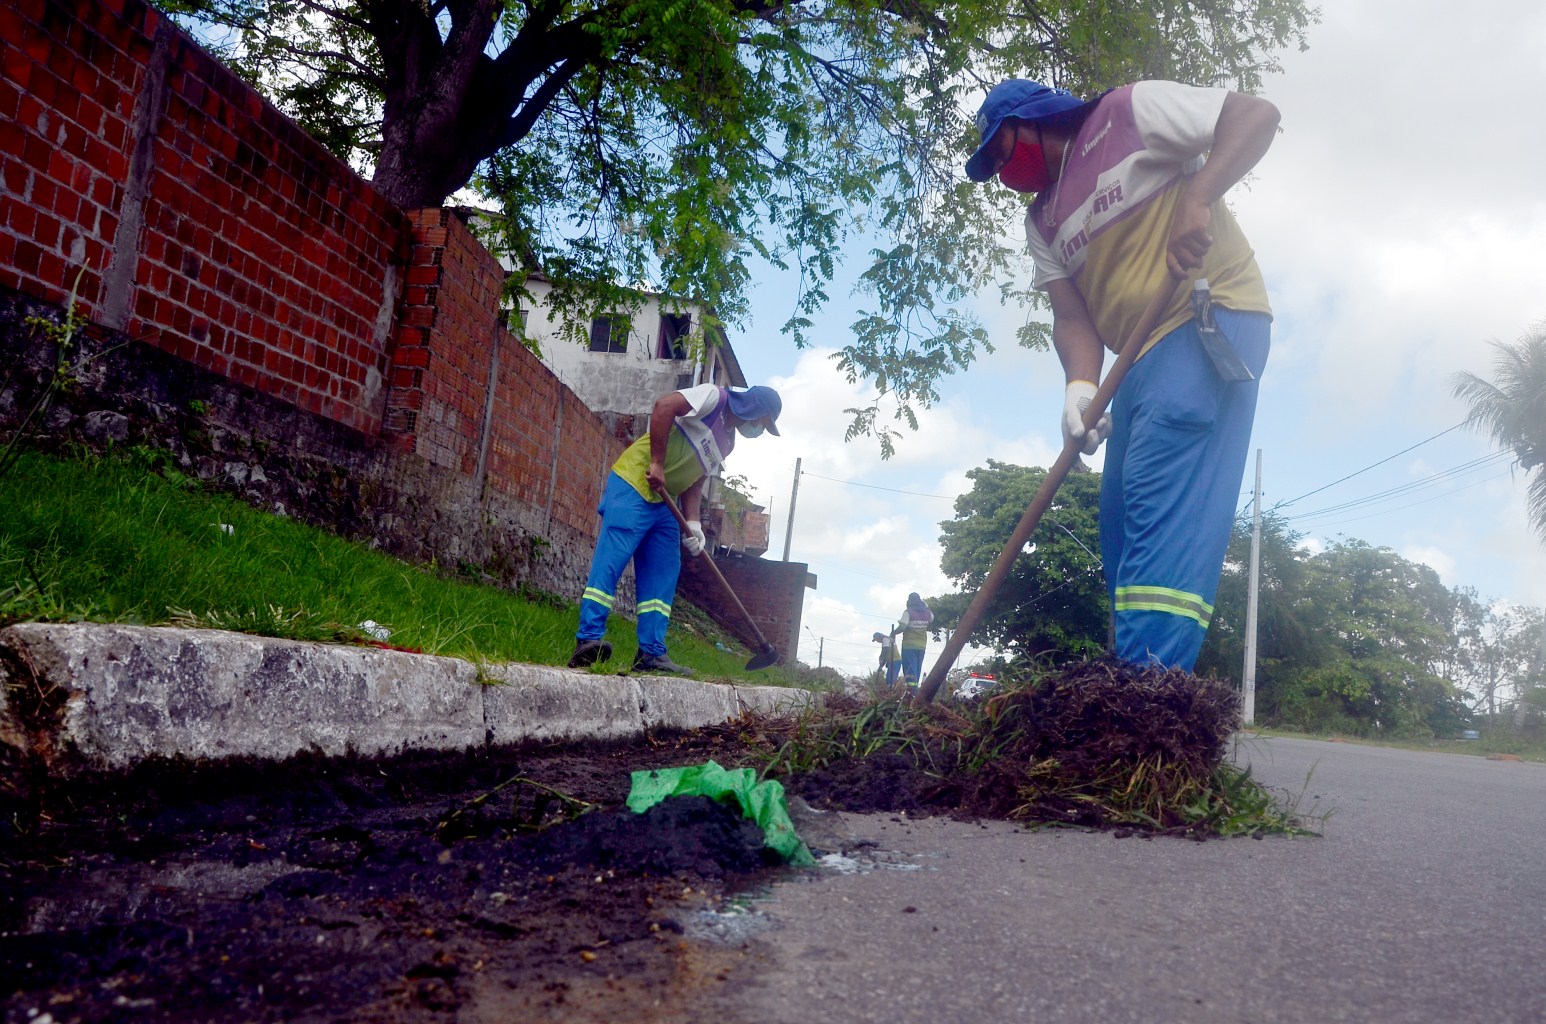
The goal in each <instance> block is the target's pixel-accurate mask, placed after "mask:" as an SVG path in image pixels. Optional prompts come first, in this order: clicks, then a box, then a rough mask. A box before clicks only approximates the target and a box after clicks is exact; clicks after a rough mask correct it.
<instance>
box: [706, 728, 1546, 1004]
mask: <svg viewBox="0 0 1546 1024" xmlns="http://www.w3.org/2000/svg"><path fill="white" fill-rule="evenodd" d="M1239 756H1240V758H1241V759H1242V760H1243V761H1248V762H1249V763H1250V764H1251V765H1252V767H1253V770H1254V772H1255V773H1256V776H1257V777H1258V778H1259V779H1261V780H1262V781H1263V782H1264V783H1266V784H1268V785H1269V786H1272V787H1274V788H1277V789H1280V790H1283V791H1286V792H1289V793H1292V794H1302V795H1301V807H1303V808H1305V809H1310V808H1316V809H1318V810H1319V811H1322V812H1324V811H1327V810H1329V811H1331V812H1333V813H1332V815H1331V817H1330V818H1329V819H1328V820H1327V821H1326V822H1325V823H1324V825H1323V836H1322V837H1319V838H1293V839H1286V838H1269V839H1264V840H1260V841H1257V840H1250V839H1236V840H1228V841H1214V842H1206V843H1198V842H1192V841H1188V840H1180V839H1154V840H1149V839H1143V838H1125V839H1118V838H1115V836H1113V835H1112V834H1110V833H1089V832H1074V831H1066V832H1065V831H1043V832H1027V831H1022V830H1017V829H1016V828H1014V827H1012V826H1009V825H1006V824H1002V823H993V824H988V825H971V824H963V823H960V822H951V821H945V820H940V819H928V820H924V821H918V822H909V821H907V820H906V819H898V818H892V817H889V816H862V815H842V816H838V815H829V816H824V820H823V821H822V822H821V824H820V825H819V826H818V825H812V826H811V828H813V829H817V830H818V831H820V830H825V831H826V832H827V833H828V834H826V835H821V836H815V837H812V838H814V839H815V840H816V841H818V842H823V843H827V844H832V843H835V842H836V841H837V839H838V838H839V837H840V836H843V835H845V834H846V836H847V842H848V843H850V844H852V843H853V842H854V841H855V840H862V839H871V840H874V841H875V843H876V844H877V845H876V846H875V847H874V848H873V849H870V850H868V851H867V853H866V855H865V856H864V857H862V858H861V860H863V861H865V862H866V863H865V866H864V869H863V870H861V871H859V872H856V873H852V874H842V873H839V872H836V871H830V870H829V871H825V872H820V873H815V874H813V875H811V876H809V877H808V878H806V879H805V880H802V881H799V882H790V883H784V884H780V885H778V886H777V887H776V888H775V889H774V890H773V892H772V893H771V894H770V895H769V897H768V898H767V899H765V900H760V901H758V902H757V903H755V904H754V905H753V912H752V913H751V914H750V915H748V916H747V917H746V919H745V920H744V921H743V922H741V923H740V925H739V926H738V927H734V928H729V929H726V930H725V931H726V933H727V934H729V936H730V938H729V939H728V941H726V942H724V943H723V944H722V945H723V948H724V949H725V952H726V954H727V955H729V954H730V950H731V949H732V948H733V949H734V950H735V952H734V954H733V957H734V960H735V969H734V970H733V973H732V974H731V975H730V976H729V977H728V980H727V982H726V984H724V985H722V986H720V987H719V989H718V992H717V994H716V995H715V997H714V998H713V1000H712V1005H703V1006H702V1007H701V1008H702V1010H703V1011H704V1013H705V1015H706V1016H705V1019H712V1020H715V1021H717V1022H718V1024H754V1022H755V1024H765V1022H772V1021H831V1022H835V1024H843V1022H871V1021H873V1022H877V1024H879V1022H884V1024H910V1022H918V1024H924V1022H927V1024H943V1022H949V1024H976V1022H1016V1024H1023V1022H1035V1021H1057V1022H1070V1024H1082V1022H1102V1024H1117V1022H1127V1021H1135V1022H1171V1021H1185V1022H1191V1021H1199V1022H1213V1021H1220V1022H1222V1021H1249V1022H1266V1021H1273V1022H1277V1021H1287V1022H1316V1024H1319V1022H1330V1021H1379V1022H1400V1021H1411V1022H1444V1024H1455V1022H1470V1021H1476V1022H1487V1024H1504V1022H1515V1021H1518V1022H1526V1021H1529V1022H1540V1021H1546V766H1542V765H1537V764H1528V763H1520V762H1506V761H1489V760H1485V759H1483V758H1479V757H1471V756H1464V755H1459V754H1450V753H1426V752H1413V751H1405V750H1391V749H1383V748H1376V747H1362V746H1356V745H1351V744H1341V743H1327V742H1320V741H1310V740H1292V739H1273V740H1262V739H1253V740H1246V741H1244V742H1243V743H1242V745H1241V748H1240V751H1239ZM1307 776H1308V784H1306V778H1307Z"/></svg>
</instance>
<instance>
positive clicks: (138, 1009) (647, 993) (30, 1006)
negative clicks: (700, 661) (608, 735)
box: [0, 728, 787, 1024]
mask: <svg viewBox="0 0 1546 1024" xmlns="http://www.w3.org/2000/svg"><path fill="white" fill-rule="evenodd" d="M735 736H736V731H735V729H733V728H724V729H720V730H710V731H706V732H701V733H694V734H691V735H688V736H682V737H652V738H648V739H645V740H641V741H639V742H635V743H628V744H623V745H616V746H609V747H594V746H591V747H549V748H545V749H534V750H525V751H510V750H506V751H480V752H477V753H470V754H465V755H435V756H429V755H409V756H405V757H400V758H395V759H386V760H367V759H358V760H348V761H338V760H322V759H315V760H312V759H300V760H296V761H293V762H290V763H287V764H285V765H282V766H273V765H243V764H225V765H222V766H220V767H219V768H218V769H212V768H205V769H193V768H191V767H190V766H186V765H167V764H163V765H152V766H147V767H145V768H142V769H139V770H137V771H135V772H133V773H131V774H130V775H128V776H126V777H120V778H114V779H95V780H91V781H90V782H89V783H87V784H84V785H82V784H77V785H75V786H72V787H70V788H69V789H68V790H60V791H55V792H52V793H50V794H48V795H47V796H46V798H45V799H44V801H43V802H42V803H41V804H39V805H35V806H34V807H33V808H31V809H30V811H31V812H32V813H30V814H29V813H25V812H24V811H23V810H21V809H16V808H13V809H12V813H11V815H10V816H9V817H8V819H7V820H6V821H5V822H4V823H3V824H0V1014H3V1019H4V1020H5V1021H6V1022H7V1024H13V1022H14V1024H24V1022H27V1024H50V1022H68V1021H116V1020H126V1021H127V1020H133V1021H146V1022H152V1021H301V1020H329V1021H333V1020H337V1021H423V1020H460V1021H480V1020H490V1021H493V1020H501V1021H513V1020H521V1021H542V1020H564V1021H590V1020H595V1021H608V1020H618V1019H623V1018H624V1017H627V1018H629V1019H632V1020H637V1021H648V1020H653V1019H660V1020H668V1019H679V1018H680V1016H681V1014H680V1010H681V1007H683V1006H684V1005H688V1004H690V1003H692V1001H693V1000H694V996H695V993H697V992H698V991H699V990H700V989H701V988H703V987H704V986H713V985H720V984H723V983H724V982H723V980H721V977H722V976H723V975H724V969H725V965H724V964H720V963H717V962H716V963H713V964H708V963H703V962H700V961H701V958H695V956H694V954H693V948H692V944H691V943H688V942H687V941H685V939H684V935H683V933H684V931H685V930H686V924H687V922H689V921H690V919H691V918H692V916H693V915H694V914H699V913H702V912H704V911H706V910H712V909H713V908H714V907H716V906H718V905H719V904H720V903H721V901H722V900H723V899H724V898H725V896H726V894H727V893H728V892H730V891H732V890H733V889H735V888H736V887H738V886H746V885H753V884H757V881H758V879H759V878H760V877H761V876H763V875H765V874H767V873H768V872H770V871H775V872H776V871H785V870H787V869H783V868H779V867H776V866H775V865H774V864H773V863H772V862H771V861H770V859H769V857H768V855H767V854H766V853H765V852H764V847H763V837H762V832H761V830H760V829H759V828H758V827H757V826H755V825H754V824H752V823H750V822H748V821H747V820H745V819H743V818H741V817H740V816H739V815H737V814H736V813H734V812H732V811H731V810H729V809H727V808H726V807H724V806H723V805H721V804H717V803H714V802H713V801H710V800H707V799H705V798H683V799H675V800H669V801H666V802H664V803H662V804H660V805H659V806H658V807H656V808H654V809H652V810H650V811H649V812H647V813H645V814H634V813H632V812H630V811H628V810H626V809H625V808H624V807H622V802H623V800H624V798H625V797H626V796H627V792H628V788H629V781H630V778H629V777H630V772H632V771H634V770H637V769H641V768H650V767H663V766H668V765H679V764H690V763H701V762H703V761H705V760H707V759H709V758H715V759H717V760H719V762H720V763H721V764H724V765H726V766H727V767H728V766H734V765H736V764H739V763H741V762H742V761H744V760H745V759H746V758H747V757H748V756H749V748H748V747H747V746H746V745H745V744H742V743H738V742H737V741H736V739H735ZM581 801H583V802H584V803H586V804H592V805H597V806H596V807H595V809H594V810H592V811H590V812H589V813H586V814H583V815H581V816H579V817H578V818H577V819H576V820H574V821H572V822H567V823H563V824H560V825H558V826H557V827H551V828H547V829H545V830H542V831H533V829H534V828H535V827H536V826H538V825H539V824H542V823H545V822H552V821H555V820H557V819H559V818H562V817H565V816H566V815H567V813H569V812H571V811H573V810H577V809H579V807H580V806H581V804H580V803H579V802H581ZM29 819H30V820H29Z"/></svg>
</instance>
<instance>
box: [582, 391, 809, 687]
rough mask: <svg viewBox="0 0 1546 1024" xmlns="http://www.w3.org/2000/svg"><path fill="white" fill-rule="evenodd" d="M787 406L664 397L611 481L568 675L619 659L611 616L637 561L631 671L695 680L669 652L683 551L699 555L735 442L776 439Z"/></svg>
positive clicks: (728, 395)
mask: <svg viewBox="0 0 1546 1024" xmlns="http://www.w3.org/2000/svg"><path fill="white" fill-rule="evenodd" d="M782 411H783V401H782V400H781V399H780V398H779V395H778V392H777V391H774V390H773V389H772V388H770V387H762V386H758V387H752V388H746V389H745V390H732V389H730V388H722V387H718V386H716V385H714V384H700V385H698V386H696V387H691V388H684V389H683V390H681V391H672V392H669V393H667V394H665V395H662V396H661V397H660V398H658V399H657V400H656V401H655V407H654V409H653V410H652V411H651V412H650V429H649V433H648V434H646V435H644V436H643V437H641V438H639V439H638V440H637V441H635V442H634V443H633V444H631V445H629V446H628V448H627V450H625V451H624V452H623V454H622V455H621V456H619V457H618V460H617V462H615V463H614V464H613V466H612V472H611V474H610V475H609V476H608V477H607V483H606V488H605V489H604V490H603V491H602V494H601V504H600V505H599V506H598V507H597V509H596V511H597V513H598V514H599V515H600V516H601V536H600V537H599V538H598V539H597V541H596V552H595V554H594V555H592V556H591V565H590V576H589V578H588V579H587V580H586V581H585V594H584V596H583V597H582V598H581V599H580V628H579V630H578V631H577V632H576V634H575V639H576V643H575V647H574V654H573V655H571V656H570V658H569V667H570V668H583V667H585V666H587V665H593V664H595V663H597V662H604V661H608V660H610V659H611V657H612V645H611V644H609V643H608V642H607V641H606V640H605V639H603V637H604V636H605V635H606V629H607V616H608V615H610V614H611V612H612V603H613V601H614V600H615V599H616V595H617V581H618V580H619V579H621V578H622V575H623V570H624V569H626V568H627V567H628V560H629V559H632V560H633V572H634V584H635V591H636V594H637V601H636V608H637V611H638V616H639V619H638V637H639V652H638V654H636V655H635V656H634V660H633V671H635V672H657V673H667V674H670V675H681V676H690V675H692V674H693V670H692V669H690V668H686V667H684V666H682V665H678V664H677V663H676V662H674V661H672V660H671V658H670V657H669V656H667V654H666V626H667V625H668V624H669V622H670V620H671V601H672V599H673V598H674V597H675V596H676V580H677V575H678V574H679V573H680V572H681V569H682V552H681V549H682V548H686V549H687V551H688V553H689V554H692V555H700V554H702V553H703V549H704V545H705V544H706V543H707V540H706V538H705V537H704V534H703V527H702V525H701V523H700V520H699V515H700V502H701V500H702V497H703V481H704V480H705V479H707V478H708V477H710V476H718V475H720V471H721V470H722V469H723V467H724V461H725V457H726V456H728V455H729V454H730V452H731V450H732V449H734V447H735V435H736V434H738V433H739V434H740V435H741V436H742V437H757V436H758V435H759V434H761V433H762V432H763V431H767V432H768V433H770V434H772V435H774V436H775V437H776V436H778V427H777V426H776V422H777V420H778V415H779V413H780V412H782ZM662 490H663V491H665V493H667V494H669V495H671V497H672V498H673V499H674V500H675V501H676V502H677V505H678V507H679V508H680V509H681V511H682V515H683V517H684V518H686V520H687V531H688V532H687V533H686V534H685V535H684V534H683V533H682V531H681V528H680V527H678V526H677V522H676V517H675V516H673V515H672V514H671V510H670V509H669V508H667V507H666V504H665V502H664V501H662V500H661V499H660V495H659V494H658V493H656V492H658V491H662Z"/></svg>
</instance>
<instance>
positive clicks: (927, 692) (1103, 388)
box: [913, 277, 1176, 707]
mask: <svg viewBox="0 0 1546 1024" xmlns="http://www.w3.org/2000/svg"><path fill="white" fill-rule="evenodd" d="M1175 290H1176V280H1175V278H1173V277H1167V278H1165V283H1164V284H1163V285H1161V286H1160V289H1159V290H1158V291H1157V292H1155V293H1154V297H1153V298H1152V299H1150V300H1149V304H1148V305H1147V306H1145V307H1144V310H1143V314H1142V315H1141V316H1140V317H1139V318H1138V326H1136V327H1134V328H1133V333H1132V334H1130V335H1128V338H1127V344H1125V345H1123V346H1122V352H1121V354H1120V355H1118V356H1117V361H1116V362H1115V363H1113V364H1112V365H1111V372H1109V373H1107V374H1106V379H1105V380H1103V381H1101V383H1100V387H1099V388H1097V389H1096V390H1095V397H1094V398H1092V399H1090V407H1089V408H1088V409H1086V410H1085V411H1084V428H1085V429H1086V430H1089V429H1091V428H1092V427H1094V426H1095V424H1096V423H1098V422H1100V418H1101V415H1102V414H1103V413H1104V412H1105V411H1106V406H1108V405H1109V404H1111V399H1112V396H1113V395H1115V394H1116V393H1117V388H1118V387H1120V386H1121V385H1122V378H1123V377H1125V376H1127V371H1128V368H1129V367H1131V366H1132V365H1133V361H1134V360H1136V359H1137V358H1138V350H1139V349H1141V348H1143V343H1144V341H1146V340H1147V339H1148V337H1149V335H1150V333H1152V332H1153V330H1154V326H1155V325H1156V324H1157V323H1159V318H1160V317H1161V316H1162V315H1163V314H1164V312H1165V307H1166V306H1167V305H1169V304H1170V297H1171V296H1172V295H1174V294H1175ZM1079 449H1080V442H1079V441H1076V440H1073V439H1071V438H1070V439H1069V440H1068V441H1067V442H1065V443H1064V445H1063V451H1062V453H1061V454H1059V455H1058V457H1057V461H1056V462H1054V463H1053V464H1052V468H1051V469H1049V470H1047V478H1046V479H1045V480H1043V481H1042V482H1041V486H1040V487H1039V488H1037V490H1036V496H1035V497H1033V498H1032V499H1031V503H1030V504H1029V505H1027V506H1026V508H1025V514H1024V515H1022V516H1021V517H1020V522H1019V523H1017V524H1016V525H1015V530H1014V533H1012V534H1010V535H1009V543H1007V544H1005V545H1004V550H1003V551H1000V552H999V555H998V558H997V559H996V560H995V561H994V562H993V568H991V569H989V570H988V576H987V579H985V580H983V581H982V587H981V588H980V589H979V590H978V591H977V595H976V596H975V597H973V598H972V603H971V604H969V605H967V606H966V611H965V613H963V614H962V616H961V621H960V622H959V623H958V624H957V625H956V627H955V629H954V630H953V631H952V632H951V634H950V639H949V640H946V641H945V649H944V650H943V651H941V652H940V655H939V658H938V659H937V660H936V661H935V662H934V667H933V668H932V669H930V670H929V674H928V676H927V677H926V678H925V679H924V680H923V684H922V685H921V686H919V687H918V695H917V696H916V697H914V698H913V706H914V707H922V706H923V705H925V704H927V703H928V702H929V701H931V700H933V699H934V695H935V694H936V693H937V692H939V688H940V684H942V683H943V682H944V681H945V675H946V673H948V672H949V671H950V667H951V666H952V665H954V664H955V660H956V657H957V656H958V655H960V653H961V649H962V648H963V647H965V646H966V643H967V641H968V640H970V639H971V638H972V630H974V629H976V628H977V623H978V622H980V621H981V620H982V616H983V613H984V612H985V611H986V610H987V607H988V603H989V602H990V601H992V600H993V596H994V595H995V594H997V593H998V588H999V586H1000V584H1002V583H1003V582H1004V577H1005V576H1008V575H1009V569H1010V566H1012V565H1014V561H1015V559H1016V558H1017V557H1018V556H1019V554H1020V550H1021V549H1022V548H1024V547H1025V542H1026V541H1028V540H1030V539H1031V534H1032V533H1034V532H1035V530H1036V526H1037V524H1039V523H1040V522H1041V517H1042V515H1043V514H1044V513H1045V512H1046V511H1047V508H1048V507H1049V506H1050V505H1051V504H1052V497H1053V495H1055V494H1057V489H1058V488H1059V487H1060V486H1062V484H1063V478H1064V477H1066V476H1067V475H1068V471H1069V470H1070V469H1072V468H1073V465H1074V460H1076V459H1077V458H1078V457H1079Z"/></svg>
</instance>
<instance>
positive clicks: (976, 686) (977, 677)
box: [956, 672, 998, 700]
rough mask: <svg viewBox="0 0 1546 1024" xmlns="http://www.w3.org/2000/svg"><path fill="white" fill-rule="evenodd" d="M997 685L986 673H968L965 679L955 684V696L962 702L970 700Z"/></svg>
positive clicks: (996, 681)
mask: <svg viewBox="0 0 1546 1024" xmlns="http://www.w3.org/2000/svg"><path fill="white" fill-rule="evenodd" d="M997 685H998V680H997V679H994V678H993V677H992V676H991V675H989V674H988V673H986V672H968V673H967V674H966V678H965V679H963V680H961V681H960V682H959V683H957V684H956V696H957V697H959V698H961V699H962V700H971V699H972V698H973V697H981V696H982V695H983V694H985V693H987V692H988V691H989V690H991V689H993V688H994V687H995V686H997Z"/></svg>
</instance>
